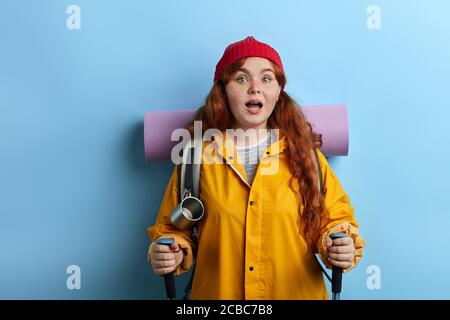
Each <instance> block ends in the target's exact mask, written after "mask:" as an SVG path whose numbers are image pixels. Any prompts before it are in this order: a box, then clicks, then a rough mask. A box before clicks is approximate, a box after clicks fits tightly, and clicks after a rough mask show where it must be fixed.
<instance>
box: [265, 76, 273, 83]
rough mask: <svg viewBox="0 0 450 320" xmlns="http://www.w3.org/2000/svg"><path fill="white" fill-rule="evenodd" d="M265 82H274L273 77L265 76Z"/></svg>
mask: <svg viewBox="0 0 450 320" xmlns="http://www.w3.org/2000/svg"><path fill="white" fill-rule="evenodd" d="M263 81H264V82H270V81H272V77H271V76H264V77H263Z"/></svg>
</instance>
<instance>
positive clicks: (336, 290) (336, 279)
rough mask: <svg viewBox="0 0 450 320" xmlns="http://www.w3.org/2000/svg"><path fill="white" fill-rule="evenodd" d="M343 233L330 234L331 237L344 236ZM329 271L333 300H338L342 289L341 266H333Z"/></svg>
mask: <svg viewBox="0 0 450 320" xmlns="http://www.w3.org/2000/svg"><path fill="white" fill-rule="evenodd" d="M346 236H347V234H345V233H333V234H331V235H330V238H331V239H338V238H345V237H346ZM332 270H333V271H332V273H331V292H332V293H333V300H340V299H341V297H340V295H341V290H342V268H340V267H336V266H333V269H332Z"/></svg>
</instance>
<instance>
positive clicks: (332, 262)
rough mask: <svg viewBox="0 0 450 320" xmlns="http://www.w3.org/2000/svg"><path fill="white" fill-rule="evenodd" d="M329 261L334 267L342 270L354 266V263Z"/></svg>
mask: <svg viewBox="0 0 450 320" xmlns="http://www.w3.org/2000/svg"><path fill="white" fill-rule="evenodd" d="M328 261H330V263H331V264H332V265H333V266H336V267H339V268H342V269H347V268H350V267H351V266H352V263H350V262H344V261H337V260H333V259H328Z"/></svg>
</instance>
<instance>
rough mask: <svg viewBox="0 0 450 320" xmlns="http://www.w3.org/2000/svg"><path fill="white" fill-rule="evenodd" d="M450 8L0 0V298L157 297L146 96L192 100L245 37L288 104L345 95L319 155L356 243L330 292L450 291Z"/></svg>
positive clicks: (160, 166)
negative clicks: (342, 198) (261, 51)
mask: <svg viewBox="0 0 450 320" xmlns="http://www.w3.org/2000/svg"><path fill="white" fill-rule="evenodd" d="M71 4H76V5H78V6H80V9H81V29H80V30H69V29H67V28H66V20H67V18H68V17H69V14H67V13H66V9H67V7H68V6H69V5H71ZM372 4H374V5H378V6H379V7H380V9H381V29H380V30H369V29H368V28H367V26H366V21H367V19H368V17H369V14H368V13H367V12H366V10H367V7H368V6H369V5H372ZM449 14H450V2H449V1H445V0H442V1H437V0H434V1H425V0H415V1H406V0H402V1H400V0H398V1H387V0H374V1H363V0H362V1H331V0H330V1H315V2H312V1H294V0H292V1H279V2H276V3H274V2H273V1H261V0H259V1H236V0H233V1H226V2H225V1H206V0H204V1H193V0H189V1H174V0H172V1H123V0H122V1H106V0H105V1H99V0H97V1H83V0H76V1H60V0H58V1H57V0H54V1H16V0H15V1H12V0H10V1H2V2H1V4H0V108H1V113H0V133H1V134H0V155H1V156H0V198H1V200H0V298H3V299H12V298H20V299H33V298H37V299H54V298H57V299H162V298H164V289H163V281H162V279H161V278H160V277H157V276H155V275H154V274H153V273H152V271H151V268H150V266H149V265H148V264H147V262H146V257H147V248H148V245H149V244H150V240H149V238H148V236H147V233H146V229H147V227H148V226H149V225H152V224H153V223H154V220H155V216H156V213H157V210H158V209H159V203H160V201H161V199H162V196H163V193H164V190H165V186H166V184H167V182H168V179H169V176H170V173H171V171H172V166H173V165H172V164H171V163H169V162H167V163H166V162H155V163H146V162H145V161H144V151H143V117H144V112H146V111H151V110H161V109H165V110H177V109H187V108H197V107H199V106H200V105H201V104H202V102H203V101H204V98H205V97H206V95H207V94H208V91H209V89H210V88H211V85H212V79H213V72H214V68H215V64H216V63H217V61H218V60H219V58H220V56H221V55H222V53H223V50H224V49H225V47H226V46H227V45H228V44H229V43H231V42H235V41H238V40H241V39H243V38H245V37H246V36H249V35H253V36H254V37H255V38H256V39H258V40H261V41H263V42H267V43H269V44H271V45H272V46H273V47H274V48H276V49H277V50H278V52H279V53H280V55H281V57H282V59H283V62H284V65H285V70H286V74H287V77H288V84H287V86H286V91H287V92H288V93H289V94H291V95H292V96H293V97H294V98H295V99H296V100H297V101H298V102H299V103H300V104H304V105H319V104H334V103H345V104H346V105H347V108H348V114H349V126H350V149H349V155H348V156H347V157H334V158H329V161H330V164H331V165H332V167H333V169H334V171H335V172H336V174H337V175H338V177H339V179H340V181H341V183H342V185H343V187H344V189H345V190H346V191H347V193H348V194H349V196H350V198H351V201H352V204H353V205H354V207H355V214H356V218H357V219H358V221H359V223H360V230H361V233H362V234H363V235H364V237H365V238H366V241H367V247H366V251H365V255H364V258H363V260H362V261H361V263H360V265H359V266H358V267H357V268H356V269H354V270H353V271H352V272H351V273H349V274H346V275H345V277H344V279H345V280H344V291H343V293H342V298H343V299H421V298H424V299H432V298H436V299H442V298H445V299H449V298H450V280H449V277H448V275H447V271H448V264H449V262H450V255H449V249H448V247H449V246H448V243H449V241H450V239H449V237H448V228H449V226H450V217H449V209H448V195H447V190H448V187H447V182H448V180H449V178H450V173H449V170H448V169H447V165H446V162H447V160H446V159H447V156H448V155H449V150H450V131H449V130H448V129H447V127H448V123H449V120H450V105H449V101H450V93H449V75H450V63H449V62H450V60H449V57H450V42H449V34H450V21H449V19H448V16H449ZM72 264H75V265H79V266H80V268H81V290H68V289H67V288H66V279H67V277H68V274H66V268H67V267H68V266H69V265H72ZM371 265H376V266H379V268H380V270H381V288H380V289H375V290H369V289H368V287H367V285H366V281H367V279H368V277H369V276H370V275H369V274H367V272H366V271H367V268H368V267H369V266H371ZM187 280H188V275H184V276H181V277H180V278H178V282H177V283H178V286H179V287H178V292H179V295H180V293H181V289H182V288H183V287H184V284H185V283H186V282H187Z"/></svg>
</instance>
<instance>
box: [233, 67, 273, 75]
mask: <svg viewBox="0 0 450 320" xmlns="http://www.w3.org/2000/svg"><path fill="white" fill-rule="evenodd" d="M238 71H244V72H245V73H248V74H250V71H248V70H247V69H245V68H240V69H239V70H238ZM266 71H271V72H272V73H273V74H275V72H274V71H273V70H272V69H270V68H266V69H262V70H261V72H260V73H264V72H266Z"/></svg>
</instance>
